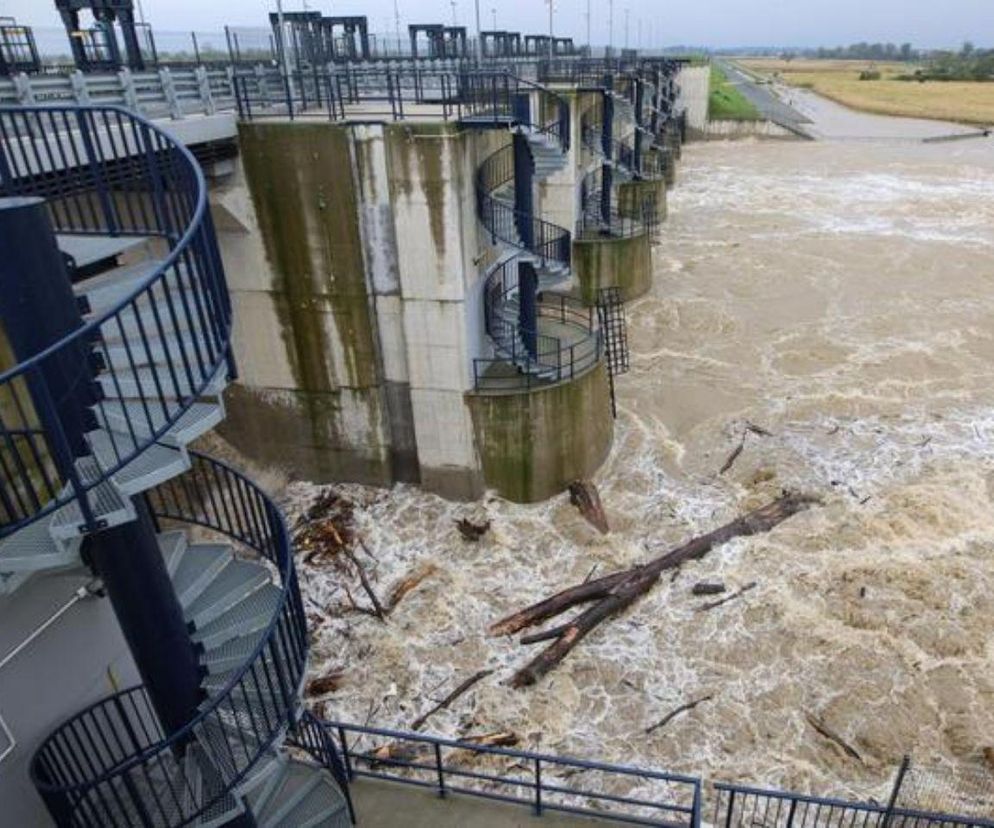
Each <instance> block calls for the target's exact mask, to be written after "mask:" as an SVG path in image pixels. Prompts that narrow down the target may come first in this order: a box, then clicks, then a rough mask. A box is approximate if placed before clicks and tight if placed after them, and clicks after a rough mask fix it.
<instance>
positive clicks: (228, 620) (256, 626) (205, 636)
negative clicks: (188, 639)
mask: <svg viewBox="0 0 994 828" xmlns="http://www.w3.org/2000/svg"><path fill="white" fill-rule="evenodd" d="M282 595H283V593H282V591H281V590H280V589H279V588H278V587H276V586H274V585H273V584H265V585H264V586H263V587H261V588H260V589H257V590H256V591H255V592H253V593H252V594H251V595H250V596H248V598H246V599H245V600H244V601H241V602H240V603H238V604H236V605H235V606H234V607H232V608H231V609H230V610H228V611H227V612H226V613H224V614H223V615H221V616H220V617H218V618H215V619H214V620H213V621H211V622H210V623H209V624H207V625H206V626H204V627H201V628H199V629H197V630H195V631H194V633H193V640H194V641H196V642H197V643H200V644H203V646H204V649H205V650H212V649H214V648H216V647H218V646H220V645H221V644H223V643H224V642H226V641H229V640H231V639H233V638H238V637H240V636H243V635H248V634H249V633H253V632H256V631H257V630H261V629H264V628H265V627H267V626H268V625H269V622H270V621H271V620H272V618H273V615H275V613H276V610H277V607H278V606H279V602H280V598H281V597H282Z"/></svg>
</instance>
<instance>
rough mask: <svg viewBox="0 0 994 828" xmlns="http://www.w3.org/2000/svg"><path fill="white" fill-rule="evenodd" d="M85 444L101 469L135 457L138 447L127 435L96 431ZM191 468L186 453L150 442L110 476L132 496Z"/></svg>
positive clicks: (102, 430)
mask: <svg viewBox="0 0 994 828" xmlns="http://www.w3.org/2000/svg"><path fill="white" fill-rule="evenodd" d="M86 439H87V442H88V443H89V444H90V448H91V449H92V451H93V456H94V457H95V458H96V459H97V461H98V462H99V463H100V467H101V468H102V469H105V470H106V469H112V468H114V466H116V465H117V464H118V463H119V462H120V461H121V459H123V458H125V457H128V456H132V455H135V453H136V452H137V447H136V445H135V441H134V440H133V439H132V438H131V435H129V434H122V433H120V432H112V431H107V430H105V429H97V430H95V431H91V432H88V433H87V435H86ZM189 468H190V458H189V457H188V456H187V454H186V451H185V450H183V449H180V448H176V447H174V446H166V445H163V444H161V443H153V444H152V445H151V446H148V447H146V448H145V449H143V450H142V451H141V452H140V453H138V454H137V456H135V459H134V460H132V461H131V462H129V463H127V464H126V465H125V466H124V467H123V468H121V469H119V470H118V471H116V472H115V473H114V475H113V479H114V482H115V483H116V484H117V486H118V487H119V488H120V489H121V491H122V492H123V493H124V494H126V495H128V496H134V495H136V494H139V493H141V492H144V491H146V490H147V489H150V488H152V487H153V486H157V485H159V484H160V483H164V482H165V481H167V480H171V479H172V478H174V477H177V476H178V475H181V474H182V473H183V472H185V471H186V470H187V469H189Z"/></svg>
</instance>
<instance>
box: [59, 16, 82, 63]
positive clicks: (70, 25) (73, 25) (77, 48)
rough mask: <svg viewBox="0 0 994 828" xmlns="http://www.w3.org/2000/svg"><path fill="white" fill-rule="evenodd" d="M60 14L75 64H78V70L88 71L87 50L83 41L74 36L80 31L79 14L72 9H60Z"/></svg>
mask: <svg viewBox="0 0 994 828" xmlns="http://www.w3.org/2000/svg"><path fill="white" fill-rule="evenodd" d="M59 14H60V15H62V24H63V25H64V26H65V27H66V37H68V38H69V49H70V50H71V51H72V60H73V63H75V64H76V68H77V69H86V68H87V64H86V50H85V49H84V48H83V41H82V40H81V39H80V38H78V37H74V36H73V33H74V32H76V31H78V30H79V13H78V12H74V11H71V10H70V9H59Z"/></svg>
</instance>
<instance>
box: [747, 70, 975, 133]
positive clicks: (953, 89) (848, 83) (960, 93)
mask: <svg viewBox="0 0 994 828" xmlns="http://www.w3.org/2000/svg"><path fill="white" fill-rule="evenodd" d="M738 62H739V63H740V64H741V65H742V66H744V67H745V68H746V69H748V70H750V71H752V72H755V73H757V74H761V75H771V76H779V77H780V78H781V79H782V80H783V81H784V82H786V83H789V84H792V85H794V86H803V87H806V88H808V89H813V90H814V91H815V92H817V93H818V94H820V95H824V96H825V97H826V98H831V99H832V100H833V101H838V102H839V103H841V104H845V105H846V106H851V107H852V108H853V109H860V110H863V111H865V112H879V113H881V114H883V115H901V116H905V117H912V118H934V119H937V120H942V121H960V122H962V123H969V124H981V125H990V124H994V83H972V82H969V81H949V82H944V81H943V82H939V81H930V82H928V83H917V82H915V81H899V80H895V77H896V76H897V75H899V74H910V73H912V72H914V70H915V67H914V66H913V65H909V64H905V63H886V62H881V63H871V62H870V61H865V60H802V59H797V60H791V61H785V60H776V59H772V58H756V59H748V60H741V61H738ZM871 66H872V68H873V69H875V70H877V71H878V72H880V73H881V76H882V77H881V79H880V80H872V81H861V80H860V79H859V73H860V72H862V71H863V70H864V69H868V68H870V67H871Z"/></svg>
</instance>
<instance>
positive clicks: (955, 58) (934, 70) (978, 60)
mask: <svg viewBox="0 0 994 828" xmlns="http://www.w3.org/2000/svg"><path fill="white" fill-rule="evenodd" d="M781 57H782V58H783V59H784V60H792V59H793V58H795V57H806V58H821V59H822V60H867V61H871V62H877V61H891V62H897V63H900V62H903V63H919V64H921V66H919V67H918V68H917V69H915V70H914V71H913V72H909V73H908V74H903V75H898V76H897V80H917V81H922V82H924V81H930V80H934V81H951V80H965V81H994V49H978V48H977V47H976V46H974V45H973V44H972V43H970V42H969V41H968V42H966V43H964V44H963V47H962V48H961V49H960V50H959V51H958V52H954V51H948V50H937V49H933V50H921V49H916V48H914V47H913V46H912V45H911V44H910V43H902V44H901V45H900V46H898V45H897V44H896V43H853V44H852V45H851V46H838V47H836V48H825V47H821V48H819V49H802V50H799V51H796V52H795V51H788V52H784V53H782V54H781ZM863 76H865V77H863V79H864V80H878V79H879V78H880V73H879V72H877V71H875V70H874V69H872V68H871V69H869V70H867V71H866V72H864V73H863Z"/></svg>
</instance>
